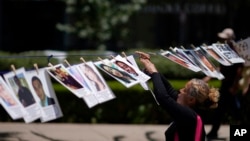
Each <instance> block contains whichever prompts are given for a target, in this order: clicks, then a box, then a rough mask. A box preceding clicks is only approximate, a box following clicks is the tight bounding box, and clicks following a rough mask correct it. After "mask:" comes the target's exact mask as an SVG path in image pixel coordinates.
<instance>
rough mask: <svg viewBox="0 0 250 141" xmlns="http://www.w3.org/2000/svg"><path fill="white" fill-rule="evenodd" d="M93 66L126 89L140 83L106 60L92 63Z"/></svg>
mask: <svg viewBox="0 0 250 141" xmlns="http://www.w3.org/2000/svg"><path fill="white" fill-rule="evenodd" d="M94 64H95V65H96V66H97V67H98V68H99V69H101V70H102V71H103V72H105V73H107V74H108V75H109V76H111V77H113V78H114V79H116V80H117V81H118V82H120V83H121V84H123V85H124V86H125V87H127V88H129V87H132V86H134V85H136V84H138V83H139V82H140V81H139V80H137V79H136V78H135V77H134V76H132V75H130V74H129V73H128V72H126V71H124V70H122V69H120V67H118V66H117V65H116V64H114V63H112V62H111V61H110V60H108V59H104V60H101V61H97V62H94Z"/></svg>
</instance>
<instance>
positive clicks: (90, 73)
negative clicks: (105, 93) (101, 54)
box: [80, 64, 106, 91]
mask: <svg viewBox="0 0 250 141" xmlns="http://www.w3.org/2000/svg"><path fill="white" fill-rule="evenodd" d="M83 66H84V68H83ZM83 66H80V67H81V68H82V70H83V73H84V74H85V76H86V77H87V78H88V79H89V80H90V81H91V82H92V83H93V84H94V86H95V89H96V90H97V91H101V90H104V89H106V86H105V84H104V82H103V81H102V80H101V78H100V77H99V76H98V75H97V73H96V72H95V71H94V69H93V68H92V67H90V66H89V65H87V64H84V65H83Z"/></svg>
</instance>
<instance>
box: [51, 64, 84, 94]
mask: <svg viewBox="0 0 250 141" xmlns="http://www.w3.org/2000/svg"><path fill="white" fill-rule="evenodd" d="M46 70H47V72H48V73H49V74H50V76H52V77H53V78H54V79H55V80H56V81H57V82H59V83H60V84H62V85H63V86H64V87H65V88H67V89H68V90H69V91H71V92H72V93H73V94H74V95H76V96H77V97H78V98H82V97H83V95H84V92H85V89H84V87H83V85H82V84H81V83H80V82H79V81H78V80H77V79H75V77H74V76H73V75H72V74H71V73H70V72H69V71H68V70H67V69H66V68H65V67H64V66H63V65H62V64H57V65H55V66H50V67H47V68H46Z"/></svg>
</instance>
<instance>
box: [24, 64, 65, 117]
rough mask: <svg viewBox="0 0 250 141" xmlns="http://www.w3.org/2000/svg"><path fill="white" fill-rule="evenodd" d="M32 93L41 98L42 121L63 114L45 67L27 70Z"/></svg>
mask: <svg viewBox="0 0 250 141" xmlns="http://www.w3.org/2000/svg"><path fill="white" fill-rule="evenodd" d="M26 75H27V80H28V82H29V83H30V85H31V86H32V87H31V91H32V93H35V94H36V95H37V96H38V98H39V104H40V106H41V113H42V115H41V118H40V120H41V122H48V121H51V120H54V119H57V118H60V117H62V116H63V114H62V111H61V108H60V105H59V102H58V100H57V97H56V94H55V91H54V89H53V86H52V83H51V80H50V77H49V75H48V72H47V71H46V70H45V69H44V68H41V69H38V70H30V71H26Z"/></svg>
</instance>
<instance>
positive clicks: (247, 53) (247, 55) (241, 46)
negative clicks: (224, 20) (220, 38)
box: [235, 37, 250, 67]
mask: <svg viewBox="0 0 250 141" xmlns="http://www.w3.org/2000/svg"><path fill="white" fill-rule="evenodd" d="M235 44H236V46H235V49H236V51H237V53H238V54H239V56H240V57H241V58H242V59H244V60H245V63H244V66H246V67H249V66H250V37H248V38H246V39H244V40H240V41H238V42H237V43H235Z"/></svg>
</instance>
